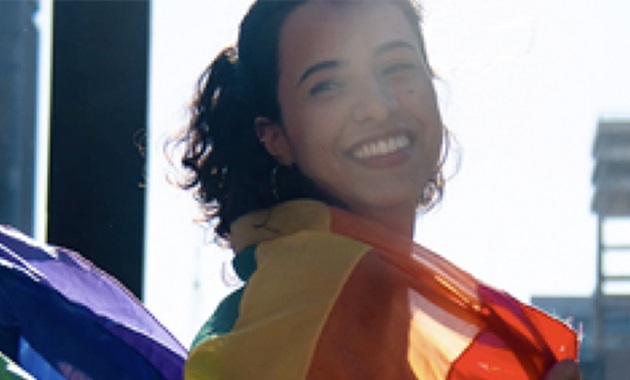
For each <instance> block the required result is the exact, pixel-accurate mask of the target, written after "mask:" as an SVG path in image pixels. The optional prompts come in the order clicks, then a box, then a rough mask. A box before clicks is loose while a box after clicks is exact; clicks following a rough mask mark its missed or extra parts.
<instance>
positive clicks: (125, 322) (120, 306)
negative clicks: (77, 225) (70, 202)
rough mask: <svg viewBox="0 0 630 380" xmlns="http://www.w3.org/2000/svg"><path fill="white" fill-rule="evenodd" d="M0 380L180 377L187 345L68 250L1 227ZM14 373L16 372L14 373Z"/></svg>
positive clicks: (152, 379)
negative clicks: (24, 375) (24, 378)
mask: <svg viewBox="0 0 630 380" xmlns="http://www.w3.org/2000/svg"><path fill="white" fill-rule="evenodd" d="M0 351H1V352H2V353H3V361H4V365H3V367H4V369H0V379H2V380H5V379H11V378H12V377H10V376H18V374H17V372H16V371H12V369H15V368H18V367H17V366H18V365H19V367H21V368H22V369H23V370H24V371H26V372H28V373H29V374H30V375H32V376H33V377H34V378H37V379H47V380H57V379H77V380H78V379H82V380H83V379H93V380H96V379H104V380H112V379H134V380H138V379H147V380H178V379H182V378H183V365H184V358H185V356H186V355H187V352H186V350H185V349H184V348H183V347H182V346H181V344H179V342H177V340H176V339H175V338H173V336H171V335H170V333H169V332H168V331H167V330H166V329H165V328H164V327H162V325H160V324H159V323H158V322H157V320H155V319H154V318H153V316H152V315H151V314H150V313H149V312H148V311H147V310H146V309H145V308H144V307H143V305H142V304H141V303H140V301H138V300H137V299H136V298H135V297H134V296H133V295H132V294H131V293H129V292H128V291H127V290H126V289H125V288H124V286H122V285H121V284H120V283H118V281H116V280H115V279H114V278H112V277H110V276H109V275H107V274H106V273H104V272H102V271H101V270H99V269H98V268H96V267H95V266H93V265H92V264H91V263H89V262H88V261H87V260H85V259H84V258H82V257H81V256H80V255H78V254H77V253H75V252H72V251H69V250H67V249H63V248H58V247H52V246H47V245H43V244H39V243H38V242H36V241H33V240H32V239H30V238H29V237H27V236H25V235H23V234H21V233H20V232H18V231H16V230H14V229H11V228H9V227H3V226H0ZM18 378H19V377H18Z"/></svg>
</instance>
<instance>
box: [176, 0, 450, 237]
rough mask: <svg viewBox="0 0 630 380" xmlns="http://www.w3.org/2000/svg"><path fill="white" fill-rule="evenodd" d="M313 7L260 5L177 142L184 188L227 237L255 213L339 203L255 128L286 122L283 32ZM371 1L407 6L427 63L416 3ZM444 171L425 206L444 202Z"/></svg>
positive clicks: (268, 0) (203, 83) (223, 55)
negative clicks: (293, 203)
mask: <svg viewBox="0 0 630 380" xmlns="http://www.w3.org/2000/svg"><path fill="white" fill-rule="evenodd" d="M307 1H309V0H257V1H255V2H254V3H253V5H252V6H251V7H250V9H249V11H248V12H247V14H246V15H245V17H244V18H243V20H242V22H241V24H240V33H239V37H238V41H237V45H236V47H228V48H226V49H224V50H223V51H221V52H220V53H219V54H218V56H217V57H216V58H215V59H214V61H213V62H212V63H211V64H210V66H208V68H207V69H206V70H205V71H204V72H203V74H202V75H201V77H200V79H199V82H198V89H197V94H196V96H195V98H194V101H193V103H192V106H191V111H192V116H191V120H190V123H189V125H188V126H187V128H186V130H185V131H184V132H183V134H182V135H181V136H179V138H178V140H177V142H178V143H181V144H184V145H185V149H184V153H183V157H182V158H181V163H182V165H183V167H184V168H185V169H186V171H188V173H189V176H188V177H187V180H186V181H185V182H184V183H183V184H182V187H184V188H186V189H192V190H193V191H194V192H195V196H196V198H197V200H198V201H199V203H200V204H201V206H202V207H203V209H204V212H205V217H206V218H207V220H212V219H215V218H216V222H217V223H216V225H215V227H214V228H215V232H216V233H217V234H218V235H219V236H221V237H223V238H229V232H230V224H231V223H232V222H233V221H234V220H236V219H237V218H238V217H240V216H242V215H244V214H246V213H248V212H251V211H253V210H258V209H264V208H268V207H271V206H273V205H275V204H277V203H280V202H284V201H287V200H291V199H297V198H315V199H320V200H324V201H326V202H328V203H333V204H334V203H335V200H334V199H332V198H331V197H329V196H327V195H326V194H325V193H323V192H322V191H321V190H319V189H317V187H316V186H315V185H314V184H313V183H312V182H311V181H310V180H308V179H307V178H306V177H305V176H304V175H302V174H301V172H300V170H299V169H298V168H297V167H295V166H291V167H285V166H278V164H277V163H276V161H275V160H274V158H273V157H271V155H270V154H269V153H268V152H267V151H266V150H265V148H264V147H263V146H262V144H261V143H260V141H259V139H258V136H257V134H256V129H255V126H254V119H255V118H256V117H266V118H268V119H270V120H273V121H275V122H278V123H279V124H281V123H282V114H281V110H280V105H279V102H278V94H277V84H278V76H279V73H278V44H279V39H280V32H281V29H282V25H283V23H284V21H285V19H286V18H287V16H288V15H289V14H290V13H291V12H292V11H293V10H294V9H295V8H296V7H298V6H300V5H302V4H304V3H306V2H307ZM326 1H330V2H332V3H337V2H338V3H343V2H347V1H350V0H326ZM355 1H357V0H355ZM369 1H388V2H392V3H394V4H396V5H398V6H399V7H400V9H401V10H402V11H403V13H404V14H405V16H406V17H407V19H408V20H409V23H410V24H411V26H412V28H413V29H414V32H415V33H416V34H417V36H418V40H419V41H420V46H421V49H422V53H423V57H424V58H425V59H426V52H425V50H424V46H425V45H424V38H423V34H422V32H421V29H420V20H421V17H420V9H419V6H418V5H417V4H416V3H414V2H413V0H369ZM438 165H441V164H438ZM437 171H438V173H437V174H436V178H435V181H434V182H435V183H433V184H432V185H431V187H432V189H433V190H432V191H430V192H429V193H430V194H428V195H426V198H427V199H422V200H421V201H420V203H421V204H424V205H426V204H429V203H432V202H434V201H435V200H436V199H438V198H439V197H440V195H441V192H442V187H443V181H442V175H441V171H440V170H439V168H438V170H437ZM272 173H273V177H274V178H273V182H275V183H274V184H273V185H272V178H270V177H271V176H272ZM274 186H275V187H276V188H275V189H274V188H273V187H274Z"/></svg>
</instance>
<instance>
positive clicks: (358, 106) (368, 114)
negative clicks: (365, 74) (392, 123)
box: [353, 78, 398, 122]
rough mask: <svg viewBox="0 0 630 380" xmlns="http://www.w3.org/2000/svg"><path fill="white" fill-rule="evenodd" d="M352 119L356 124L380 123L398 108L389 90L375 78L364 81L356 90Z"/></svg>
mask: <svg viewBox="0 0 630 380" xmlns="http://www.w3.org/2000/svg"><path fill="white" fill-rule="evenodd" d="M356 96H357V101H356V103H355V105H354V110H353V117H354V120H355V121H357V122H366V121H370V122H382V121H385V120H387V118H388V117H389V114H390V113H391V112H392V111H393V110H395V109H396V108H398V101H397V100H396V97H395V96H394V94H393V93H392V91H391V90H390V89H388V88H387V86H386V85H385V84H383V83H381V82H380V81H379V80H378V79H377V78H369V79H366V80H365V81H364V83H363V85H362V86H359V88H357V94H356Z"/></svg>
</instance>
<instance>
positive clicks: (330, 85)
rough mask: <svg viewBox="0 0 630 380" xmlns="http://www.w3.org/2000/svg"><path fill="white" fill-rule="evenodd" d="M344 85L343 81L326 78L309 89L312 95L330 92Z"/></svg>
mask: <svg viewBox="0 0 630 380" xmlns="http://www.w3.org/2000/svg"><path fill="white" fill-rule="evenodd" d="M342 87H343V83H342V82H340V81H337V80H326V81H322V82H319V83H317V84H315V85H314V86H313V87H311V89H310V90H309V94H310V95H311V96H315V95H319V94H325V93H330V92H332V91H335V90H339V89H341V88H342Z"/></svg>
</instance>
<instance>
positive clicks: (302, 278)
mask: <svg viewBox="0 0 630 380" xmlns="http://www.w3.org/2000/svg"><path fill="white" fill-rule="evenodd" d="M231 242H232V244H233V245H234V248H235V251H236V252H239V253H238V254H237V255H236V256H235V258H234V263H233V264H234V268H235V270H236V272H237V274H238V275H239V277H241V279H243V281H245V285H244V287H243V288H241V289H239V290H238V291H236V292H234V293H233V294H231V295H230V296H228V297H227V298H226V299H225V300H224V301H223V302H222V303H221V304H220V305H219V307H218V309H217V311H216V312H215V314H214V315H213V316H212V318H211V319H210V320H209V322H208V323H207V324H206V326H205V327H204V328H203V329H202V330H201V332H200V334H199V335H198V337H197V339H196V341H195V343H194V347H193V349H192V350H191V353H190V356H189V358H188V361H187V363H186V370H185V373H186V379H187V380H197V379H230V380H238V379H257V380H265V379H269V380H271V379H273V380H277V379H327V380H329V379H398V380H401V379H402V380H405V379H423V380H433V379H449V380H463V379H488V380H492V379H502V380H504V379H512V380H518V379H541V378H542V377H543V376H544V374H545V373H546V372H547V371H548V370H549V369H550V368H551V367H552V366H553V365H554V364H555V363H557V362H558V361H560V360H563V359H574V360H575V359H576V358H577V351H578V343H577V337H576V333H575V332H574V331H573V330H572V329H571V328H569V327H568V326H567V325H565V324H564V323H563V322H561V321H559V320H556V319H554V318H552V317H550V316H548V315H546V314H545V313H543V312H541V311H539V310H537V309H535V308H533V307H530V306H527V305H525V304H523V303H521V302H519V301H518V300H516V299H514V298H513V297H510V296H509V295H508V294H506V293H504V292H502V291H499V290H497V289H493V288H491V287H489V286H486V285H484V284H483V283H481V282H480V281H478V280H477V279H475V278H474V277H472V276H471V275H469V274H467V273H466V272H464V271H462V270H461V269H459V268H457V267H456V266H454V265H453V264H451V263H449V262H448V261H446V260H445V259H443V258H442V257H440V256H438V255H436V254H434V253H432V252H431V251H429V250H427V249H425V248H423V247H421V246H419V245H417V244H414V243H413V242H412V241H410V239H408V238H404V237H401V236H398V235H396V234H394V233H392V232H391V231H389V230H387V229H386V228H384V227H382V226H380V225H376V224H374V223H372V222H370V221H367V220H364V219H361V218H359V217H357V216H355V215H351V214H348V213H346V212H344V211H342V210H338V209H334V208H333V209H331V208H328V207H326V206H325V205H323V204H321V203H318V202H314V201H294V202H290V203H287V204H283V205H281V206H279V207H276V208H274V209H271V210H266V211H261V212H258V213H254V214H251V215H248V216H246V217H243V218H241V219H239V220H238V221H237V222H236V223H235V224H234V225H233V226H232V235H231Z"/></svg>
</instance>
